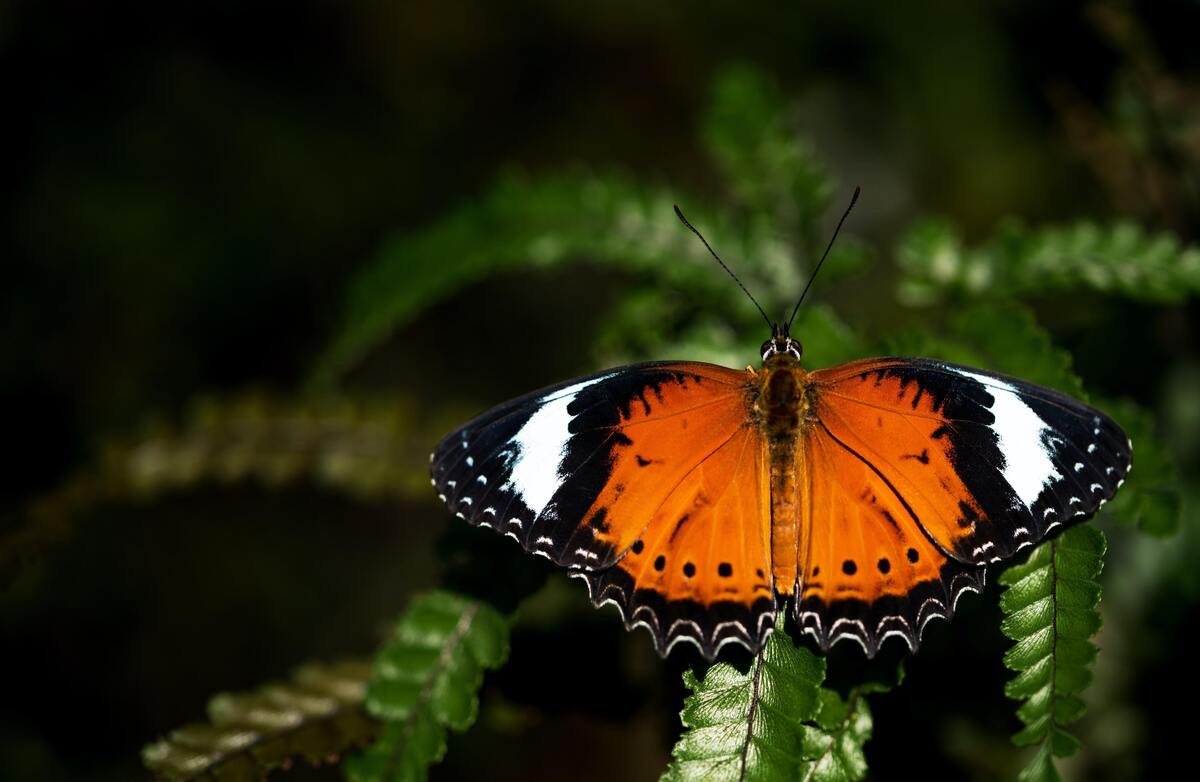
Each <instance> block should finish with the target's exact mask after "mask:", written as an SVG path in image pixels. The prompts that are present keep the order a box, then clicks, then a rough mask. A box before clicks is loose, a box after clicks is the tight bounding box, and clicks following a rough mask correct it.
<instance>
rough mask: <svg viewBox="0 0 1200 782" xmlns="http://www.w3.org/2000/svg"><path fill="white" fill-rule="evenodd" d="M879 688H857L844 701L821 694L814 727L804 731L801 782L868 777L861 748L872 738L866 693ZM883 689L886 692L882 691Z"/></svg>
mask: <svg viewBox="0 0 1200 782" xmlns="http://www.w3.org/2000/svg"><path fill="white" fill-rule="evenodd" d="M868 689H870V690H871V691H878V690H879V689H881V688H880V687H879V685H872V686H871V687H870V688H866V687H864V688H856V689H855V690H852V691H851V693H850V697H849V699H847V700H843V699H842V697H841V696H840V695H838V694H837V693H836V692H834V691H833V690H829V689H822V690H821V708H820V710H819V712H818V713H817V717H816V725H815V726H805V728H804V750H803V752H804V761H805V762H804V765H803V767H802V771H801V775H800V778H801V779H802V780H804V782H848V781H849V780H859V779H862V778H863V777H865V776H866V775H867V759H866V757H865V756H864V755H863V746H864V745H865V744H866V743H867V740H868V739H869V738H871V728H872V720H871V710H870V709H869V708H868V707H867V699H866V697H864V696H865V693H866V691H867V690H868ZM882 689H886V688H882Z"/></svg>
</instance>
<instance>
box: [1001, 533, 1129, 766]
mask: <svg viewBox="0 0 1200 782" xmlns="http://www.w3.org/2000/svg"><path fill="white" fill-rule="evenodd" d="M1104 551H1105V540H1104V535H1103V533H1101V532H1100V531H1099V530H1097V529H1095V528H1094V527H1091V526H1087V525H1084V526H1078V527H1072V528H1071V529H1069V530H1067V531H1065V532H1064V533H1063V534H1062V535H1060V536H1059V537H1058V538H1056V539H1054V540H1050V541H1047V542H1045V543H1043V544H1042V545H1040V546H1039V547H1038V548H1036V549H1035V550H1034V551H1033V553H1031V554H1030V556H1029V559H1028V560H1026V561H1025V562H1024V563H1022V564H1019V565H1014V566H1012V567H1010V568H1008V569H1007V570H1005V571H1004V573H1002V574H1001V576H1000V583H1001V584H1002V585H1003V586H1005V587H1007V588H1006V589H1005V591H1004V594H1003V595H1001V597H1000V608H1001V610H1002V611H1003V612H1004V620H1003V622H1002V623H1001V626H1000V629H1001V630H1002V631H1003V633H1004V634H1005V635H1006V636H1008V637H1009V638H1011V639H1012V640H1014V641H1016V644H1015V645H1014V646H1013V647H1012V649H1010V650H1009V651H1008V652H1007V653H1006V654H1005V656H1004V664H1005V665H1006V666H1008V667H1009V668H1011V669H1012V670H1014V671H1017V675H1016V676H1015V677H1014V678H1013V679H1012V680H1011V681H1010V682H1009V683H1008V685H1007V686H1006V687H1005V693H1006V694H1007V695H1008V696H1009V697H1010V698H1014V699H1017V700H1020V701H1022V704H1021V706H1020V708H1019V709H1018V710H1017V716H1018V717H1019V718H1020V720H1021V722H1023V723H1024V724H1025V727H1024V729H1022V730H1021V731H1020V732H1019V733H1017V734H1016V735H1015V736H1014V737H1013V741H1014V742H1015V743H1016V744H1017V745H1019V746H1027V745H1031V744H1036V745H1038V752H1037V754H1036V755H1035V757H1034V759H1033V762H1032V763H1031V764H1030V765H1029V766H1028V767H1026V769H1025V771H1024V772H1023V773H1022V775H1021V778H1022V779H1023V780H1030V781H1031V782H1040V781H1041V780H1051V779H1057V778H1058V776H1057V772H1056V771H1055V769H1054V763H1053V759H1054V758H1056V757H1066V756H1068V755H1071V754H1073V753H1074V752H1075V751H1076V750H1077V749H1078V748H1079V742H1078V741H1077V740H1076V739H1075V737H1074V736H1072V735H1071V734H1070V733H1068V732H1067V731H1066V727H1067V726H1068V725H1070V724H1071V723H1072V722H1074V721H1075V720H1077V719H1078V718H1079V717H1080V715H1081V714H1082V713H1083V710H1084V706H1083V701H1082V700H1080V698H1079V694H1080V693H1081V692H1083V690H1084V689H1086V687H1087V686H1088V684H1090V683H1091V679H1092V672H1091V665H1092V662H1093V661H1094V660H1095V659H1096V653H1097V649H1096V646H1095V644H1093V643H1092V640H1091V639H1092V637H1093V636H1094V635H1095V634H1096V633H1097V632H1098V631H1099V629H1100V614H1099V612H1098V611H1097V610H1096V607H1097V605H1098V604H1099V602H1100V585H1099V584H1098V583H1096V577H1097V576H1098V575H1099V574H1100V570H1101V569H1102V567H1103V564H1104Z"/></svg>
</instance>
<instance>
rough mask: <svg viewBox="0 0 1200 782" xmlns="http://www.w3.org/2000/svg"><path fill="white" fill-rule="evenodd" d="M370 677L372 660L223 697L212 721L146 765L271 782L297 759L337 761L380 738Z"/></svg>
mask: <svg viewBox="0 0 1200 782" xmlns="http://www.w3.org/2000/svg"><path fill="white" fill-rule="evenodd" d="M369 673H370V666H369V665H367V664H366V663H364V662H343V663H337V664H333V665H316V664H313V665H306V666H303V667H301V668H299V669H297V671H296V672H295V674H294V675H293V677H292V679H291V681H288V682H283V683H279V684H271V685H267V686H266V687H263V688H261V689H260V690H257V691H255V692H252V693H233V694H229V693H227V694H223V695H218V696H217V697H215V698H213V699H212V701H211V702H210V703H209V706H208V716H209V722H207V723H197V724H194V725H187V726H185V727H182V728H179V729H178V730H175V731H172V732H171V734H170V735H168V736H167V737H166V738H164V739H162V740H160V741H157V742H155V743H154V744H150V745H148V746H147V747H146V748H145V749H143V750H142V759H143V762H144V763H145V765H146V768H148V769H149V770H150V771H152V772H154V774H155V775H156V777H157V778H160V779H172V780H196V781H200V780H204V781H206V782H207V781H211V782H218V781H219V780H230V779H260V778H265V776H266V774H267V772H268V771H270V770H271V769H273V768H278V767H281V766H285V765H287V764H289V763H291V762H292V760H293V759H294V758H303V759H305V760H308V761H309V762H310V763H313V764H318V763H324V762H329V761H332V760H335V759H336V758H337V757H338V756H339V755H341V754H342V753H344V752H346V751H347V750H350V749H354V748H357V747H360V746H363V745H364V744H366V743H367V742H368V741H370V740H371V738H372V737H373V736H374V735H375V731H376V727H377V726H376V724H375V722H374V721H373V720H372V719H371V718H370V717H368V716H367V714H366V712H365V711H364V710H363V694H364V692H365V690H366V686H367V677H368V675H369Z"/></svg>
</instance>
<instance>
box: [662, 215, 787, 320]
mask: <svg viewBox="0 0 1200 782" xmlns="http://www.w3.org/2000/svg"><path fill="white" fill-rule="evenodd" d="M675 216H676V217H678V218H679V222H681V223H683V224H684V226H686V227H687V229H688V230H689V231H691V232H692V233H694V234H696V236H698V237H700V241H702V242H704V246H705V247H707V248H708V252H709V253H710V254H711V255H712V257H714V258H716V259H717V263H719V264H721V268H722V269H724V270H725V271H726V272H727V273H728V274H729V276H730V277H732V278H733V281H734V282H736V283H737V284H738V287H739V288H741V289H742V293H744V294H746V296H748V297H749V298H750V301H752V302H754V306H755V307H758V311H759V313H760V314H761V315H762V316H763V320H765V321H766V322H767V328H769V329H771V330H772V331H774V329H775V324H774V323H772V322H771V319H770V318H768V317H767V313H766V312H765V311H764V310H763V308H762V305H760V304H759V303H758V299H756V298H754V296H753V295H751V293H750V291H748V290H746V286H745V285H742V281H741V280H739V279H738V276H737V275H736V274H734V273H733V270H732V269H730V268H729V267H728V266H726V265H725V261H722V260H721V256H719V255H717V251H716V250H714V249H713V248H712V245H710V244H709V243H708V240H707V239H705V238H704V234H702V233H700V232H699V231H698V230H696V226H694V225H692V224H691V223H689V222H688V219H687V218H686V217H684V216H683V212H682V211H680V209H679V206H678V205H676V206H675Z"/></svg>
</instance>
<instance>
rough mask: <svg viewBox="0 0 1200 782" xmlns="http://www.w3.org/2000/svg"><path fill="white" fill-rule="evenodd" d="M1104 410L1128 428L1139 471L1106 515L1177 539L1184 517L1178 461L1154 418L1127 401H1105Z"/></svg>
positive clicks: (1109, 507) (1127, 483) (1111, 504)
mask: <svg viewBox="0 0 1200 782" xmlns="http://www.w3.org/2000/svg"><path fill="white" fill-rule="evenodd" d="M1101 406H1102V407H1103V408H1104V409H1105V411H1106V412H1107V413H1108V414H1109V415H1111V416H1113V418H1114V419H1115V420H1117V421H1120V422H1121V426H1123V427H1124V428H1125V432H1126V433H1127V434H1128V435H1129V439H1130V441H1131V442H1132V443H1133V447H1134V451H1133V459H1134V465H1135V467H1136V468H1137V469H1135V470H1133V471H1132V472H1130V473H1129V477H1128V478H1127V479H1126V481H1125V486H1123V487H1122V488H1121V491H1119V492H1117V496H1116V497H1114V498H1113V501H1112V502H1110V503H1109V504H1108V505H1106V506H1105V507H1104V510H1105V512H1106V513H1107V514H1108V515H1110V516H1113V517H1114V518H1117V519H1119V520H1120V521H1122V522H1124V523H1126V524H1132V525H1136V526H1137V528H1138V529H1140V530H1142V531H1143V532H1147V533H1149V534H1151V535H1154V536H1156V537H1160V538H1166V537H1170V536H1172V535H1174V534H1175V533H1176V532H1178V531H1179V527H1180V523H1181V521H1182V517H1183V497H1182V493H1181V491H1180V486H1179V477H1178V472H1177V470H1176V468H1175V460H1174V459H1173V458H1172V457H1171V454H1170V453H1169V451H1168V450H1167V446H1166V444H1165V443H1164V442H1163V440H1162V438H1161V437H1160V436H1159V435H1158V432H1157V431H1156V429H1157V427H1156V425H1155V421H1154V415H1153V414H1152V413H1150V412H1149V411H1148V410H1146V409H1145V408H1142V407H1139V406H1138V405H1136V404H1134V403H1133V402H1130V401H1127V400H1122V401H1119V402H1109V401H1104V402H1102V403H1101Z"/></svg>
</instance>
